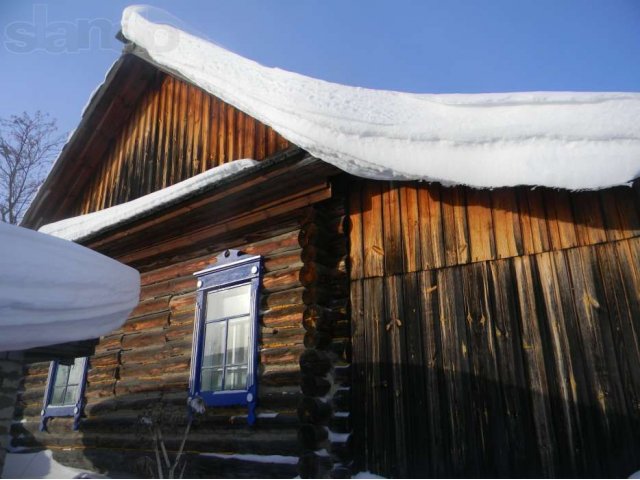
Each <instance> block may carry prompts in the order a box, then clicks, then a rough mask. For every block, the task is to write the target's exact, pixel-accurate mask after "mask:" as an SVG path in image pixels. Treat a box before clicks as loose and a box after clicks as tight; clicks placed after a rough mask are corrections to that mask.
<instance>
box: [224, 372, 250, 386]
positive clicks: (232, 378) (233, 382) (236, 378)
mask: <svg viewBox="0 0 640 480" xmlns="http://www.w3.org/2000/svg"><path fill="white" fill-rule="evenodd" d="M246 388H247V367H246V366H241V367H228V368H227V372H226V376H225V386H224V389H225V390H244V389H246Z"/></svg>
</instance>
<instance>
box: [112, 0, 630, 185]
mask: <svg viewBox="0 0 640 480" xmlns="http://www.w3.org/2000/svg"><path fill="white" fill-rule="evenodd" d="M153 13H154V12H153V10H150V9H149V7H139V6H134V7H128V8H127V9H125V10H124V12H123V17H122V32H123V34H124V36H125V37H126V38H127V39H128V40H130V41H131V42H133V43H134V44H136V45H137V46H138V47H140V48H142V49H143V50H144V51H146V52H147V54H148V56H149V57H150V59H151V60H152V61H153V62H155V63H156V64H157V65H159V66H161V67H164V68H167V69H169V70H171V71H174V72H177V73H178V74H180V75H182V76H183V77H184V78H186V79H188V80H190V81H192V82H193V83H195V84H196V85H198V86H200V87H201V88H203V89H204V90H206V91H208V92H209V93H211V94H213V95H216V96H218V97H220V98H221V99H222V100H224V101H226V102H228V103H230V104H232V105H234V106H235V107H237V108H239V109H240V110H242V111H244V112H246V113H248V114H249V115H251V116H253V117H255V118H257V119H258V120H260V121H262V122H264V123H266V124H267V125H270V126H271V127H273V128H274V129H275V130H276V131H278V132H279V133H280V134H282V135H283V136H284V137H285V138H287V139H288V140H290V141H292V142H293V143H295V144H297V145H299V146H300V147H302V148H304V149H306V150H308V151H309V152H310V153H312V154H313V155H315V156H317V157H318V158H321V159H323V160H325V161H327V162H329V163H332V164H334V165H336V166H337V167H339V168H341V169H343V170H346V171H347V172H350V173H352V174H355V175H359V176H363V177H369V178H379V179H422V180H437V181H441V182H443V183H445V184H466V185H471V186H475V187H500V186H514V185H520V184H525V185H542V186H548V187H564V188H570V189H597V188H605V187H608V186H613V185H620V184H627V183H628V182H629V181H631V180H633V179H634V178H636V177H637V176H638V175H640V94H638V93H576V92H527V93H496V94H475V95H465V94H448V95H434V94H410V93H400V92H391V91H381V90H371V89H365V88H357V87H349V86H344V85H338V84H334V83H329V82H325V81H322V80H317V79H313V78H309V77H305V76H303V75H298V74H296V73H291V72H287V71H284V70H280V69H277V68H267V67H264V66H262V65H259V64H258V63H256V62H253V61H251V60H248V59H245V58H243V57H240V56H238V55H236V54H234V53H231V52H229V51H226V50H224V49H223V48H221V47H219V46H216V45H214V44H213V43H210V42H208V41H206V40H203V39H201V38H198V37H196V36H193V35H191V34H189V33H187V32H183V31H180V30H178V29H176V28H174V27H172V26H169V25H167V24H162V23H159V22H157V23H154V21H152V20H149V18H151V15H152V14H153Z"/></svg>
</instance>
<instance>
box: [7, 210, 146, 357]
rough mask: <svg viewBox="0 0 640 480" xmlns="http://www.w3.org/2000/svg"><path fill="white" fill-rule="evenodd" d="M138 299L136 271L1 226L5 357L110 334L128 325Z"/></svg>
mask: <svg viewBox="0 0 640 480" xmlns="http://www.w3.org/2000/svg"><path fill="white" fill-rule="evenodd" d="M139 293H140V275H139V274H138V272H137V271H136V270H134V269H133V268H130V267H127V266H126V265H123V264H121V263H119V262H117V261H115V260H112V259H110V258H108V257H105V256H104V255H101V254H99V253H97V252H94V251H93V250H89V249H88V248H85V247H82V246H80V245H77V244H74V243H72V242H68V241H66V240H61V239H59V238H54V237H51V236H49V235H45V234H42V233H38V232H34V231H32V230H27V229H25V228H21V227H16V226H14V225H9V224H6V223H2V222H0V332H1V334H0V352H2V351H13V350H22V349H26V348H32V347H38V346H44V345H52V344H57V343H63V342H70V341H76V340H86V339H90V338H97V337H99V336H101V335H104V334H107V333H109V332H111V331H112V330H114V329H116V328H118V327H120V326H121V325H122V324H123V323H124V321H125V320H126V318H127V316H128V315H129V313H130V312H131V310H132V309H133V308H134V307H135V306H136V305H137V304H138V298H139Z"/></svg>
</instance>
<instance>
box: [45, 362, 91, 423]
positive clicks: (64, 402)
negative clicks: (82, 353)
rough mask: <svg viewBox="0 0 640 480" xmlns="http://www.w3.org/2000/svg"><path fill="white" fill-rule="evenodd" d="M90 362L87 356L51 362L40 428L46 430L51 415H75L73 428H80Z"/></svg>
mask: <svg viewBox="0 0 640 480" xmlns="http://www.w3.org/2000/svg"><path fill="white" fill-rule="evenodd" d="M88 363H89V362H88V360H87V357H78V358H75V359H73V360H65V361H63V360H54V361H52V362H51V365H50V366H49V377H48V379H47V388H46V389H45V392H44V405H43V407H42V412H40V415H41V419H40V430H46V428H47V420H48V419H49V418H51V417H73V429H74V430H77V429H78V427H79V425H80V415H81V414H82V407H83V402H84V389H85V383H86V382H85V381H86V378H87V366H88Z"/></svg>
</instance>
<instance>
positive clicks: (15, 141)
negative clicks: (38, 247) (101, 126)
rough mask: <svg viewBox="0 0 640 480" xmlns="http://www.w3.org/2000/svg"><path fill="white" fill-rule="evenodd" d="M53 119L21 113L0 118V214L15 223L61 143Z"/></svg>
mask: <svg viewBox="0 0 640 480" xmlns="http://www.w3.org/2000/svg"><path fill="white" fill-rule="evenodd" d="M57 130H58V128H57V126H56V122H55V120H53V119H51V118H50V117H49V116H48V115H47V114H43V113H41V112H39V111H38V112H36V113H35V114H33V115H30V114H28V113H27V112H23V113H22V114H21V115H12V116H11V117H9V118H8V119H2V118H0V215H1V218H2V221H3V222H9V223H14V224H17V223H19V222H20V220H21V219H22V216H23V215H24V213H25V212H26V210H27V208H28V206H29V203H30V202H31V200H32V199H33V197H34V195H35V194H36V192H37V191H38V189H39V188H40V186H41V185H42V183H43V182H44V179H45V177H46V174H47V172H48V170H49V167H50V166H51V163H52V161H53V159H54V157H55V156H56V155H57V153H58V151H59V150H60V147H61V145H62V136H60V135H57Z"/></svg>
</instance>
